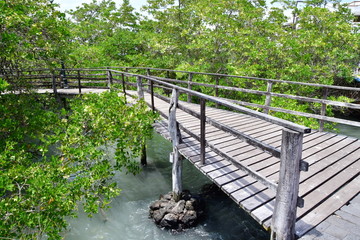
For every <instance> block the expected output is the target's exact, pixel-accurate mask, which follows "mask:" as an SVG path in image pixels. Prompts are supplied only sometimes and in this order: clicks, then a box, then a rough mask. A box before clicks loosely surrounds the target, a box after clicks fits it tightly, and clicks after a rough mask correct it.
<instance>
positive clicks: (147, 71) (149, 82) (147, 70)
mask: <svg viewBox="0 0 360 240" xmlns="http://www.w3.org/2000/svg"><path fill="white" fill-rule="evenodd" d="M150 74H151V73H150V69H148V68H147V69H146V76H148V77H149V76H150ZM150 84H151V80H150V79H148V89H149V90H150Z"/></svg>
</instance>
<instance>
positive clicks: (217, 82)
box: [215, 76, 219, 108]
mask: <svg viewBox="0 0 360 240" xmlns="http://www.w3.org/2000/svg"><path fill="white" fill-rule="evenodd" d="M215 84H216V86H215V97H219V88H218V86H219V77H218V76H216V78H215ZM216 107H217V108H218V107H219V104H218V103H216Z"/></svg>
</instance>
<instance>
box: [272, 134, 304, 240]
mask: <svg viewBox="0 0 360 240" xmlns="http://www.w3.org/2000/svg"><path fill="white" fill-rule="evenodd" d="M302 142H303V133H299V132H295V131H292V130H289V129H283V134H282V144H281V160H280V176H279V183H278V188H277V193H276V201H275V208H274V213H273V217H272V224H271V239H272V240H293V239H295V222H296V208H297V206H298V194H299V180H300V163H301V154H302Z"/></svg>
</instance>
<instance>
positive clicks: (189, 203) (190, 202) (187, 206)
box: [185, 201, 195, 210]
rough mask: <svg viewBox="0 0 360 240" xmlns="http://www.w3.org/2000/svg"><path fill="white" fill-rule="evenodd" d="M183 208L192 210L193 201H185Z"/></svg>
mask: <svg viewBox="0 0 360 240" xmlns="http://www.w3.org/2000/svg"><path fill="white" fill-rule="evenodd" d="M185 209H186V210H194V209H195V208H194V202H193V201H186V203H185Z"/></svg>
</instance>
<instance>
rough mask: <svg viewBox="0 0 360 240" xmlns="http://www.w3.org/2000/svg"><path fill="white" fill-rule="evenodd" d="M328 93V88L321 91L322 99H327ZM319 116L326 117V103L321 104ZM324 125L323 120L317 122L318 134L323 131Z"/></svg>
mask: <svg viewBox="0 0 360 240" xmlns="http://www.w3.org/2000/svg"><path fill="white" fill-rule="evenodd" d="M328 92H329V89H328V88H324V89H323V99H327V96H328ZM320 114H321V116H326V103H322V104H321V110H320ZM324 124H325V121H324V120H320V121H319V131H320V132H323V131H324Z"/></svg>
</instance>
